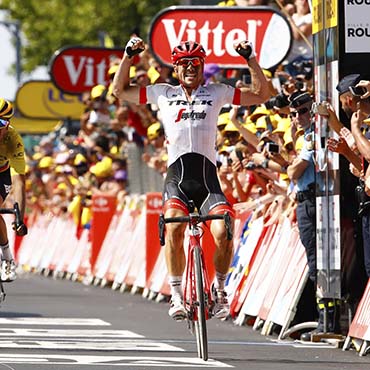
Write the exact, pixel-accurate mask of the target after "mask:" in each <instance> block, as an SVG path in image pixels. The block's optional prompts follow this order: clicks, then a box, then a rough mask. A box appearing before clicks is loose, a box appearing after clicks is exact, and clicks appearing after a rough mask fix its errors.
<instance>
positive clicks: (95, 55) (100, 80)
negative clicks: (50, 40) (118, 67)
mask: <svg viewBox="0 0 370 370" xmlns="http://www.w3.org/2000/svg"><path fill="white" fill-rule="evenodd" d="M122 55H123V49H108V48H98V47H97V48H93V47H85V46H70V47H65V48H62V49H59V50H57V51H56V52H55V53H54V56H53V57H52V59H51V61H50V66H49V73H50V77H51V79H52V80H53V82H54V84H55V86H57V87H58V88H59V89H60V90H61V91H63V92H65V93H69V94H81V93H83V92H86V91H90V90H91V88H92V87H94V86H95V85H105V86H108V84H109V81H108V70H109V66H110V62H111V61H112V60H114V59H117V58H119V59H121V58H122Z"/></svg>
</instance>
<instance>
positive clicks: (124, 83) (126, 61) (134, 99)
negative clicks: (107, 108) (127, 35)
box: [113, 38, 145, 104]
mask: <svg viewBox="0 0 370 370" xmlns="http://www.w3.org/2000/svg"><path fill="white" fill-rule="evenodd" d="M129 43H131V47H132V49H133V50H137V49H144V47H145V46H144V42H143V40H141V39H139V38H135V39H131V40H130V41H129ZM126 48H127V46H126ZM126 48H125V52H124V54H123V58H122V60H121V62H120V65H119V67H118V70H117V72H116V73H115V75H114V79H113V94H114V96H115V97H116V98H118V99H119V100H120V101H128V102H131V103H135V104H139V97H140V87H139V86H133V85H130V67H131V64H132V59H131V58H130V57H129V55H128V54H127V53H126Z"/></svg>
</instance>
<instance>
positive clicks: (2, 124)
mask: <svg viewBox="0 0 370 370" xmlns="http://www.w3.org/2000/svg"><path fill="white" fill-rule="evenodd" d="M8 125H9V121H8V120H6V119H2V118H0V129H2V128H4V127H6V126H8Z"/></svg>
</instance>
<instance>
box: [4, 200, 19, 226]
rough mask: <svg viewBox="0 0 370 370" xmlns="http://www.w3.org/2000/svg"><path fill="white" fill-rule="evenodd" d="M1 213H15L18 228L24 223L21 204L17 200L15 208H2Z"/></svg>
mask: <svg viewBox="0 0 370 370" xmlns="http://www.w3.org/2000/svg"><path fill="white" fill-rule="evenodd" d="M0 214H2V215H4V214H13V215H14V216H15V225H16V227H17V228H18V227H19V226H20V225H22V224H23V220H22V218H21V212H20V210H19V205H18V203H17V202H15V203H14V206H13V208H0Z"/></svg>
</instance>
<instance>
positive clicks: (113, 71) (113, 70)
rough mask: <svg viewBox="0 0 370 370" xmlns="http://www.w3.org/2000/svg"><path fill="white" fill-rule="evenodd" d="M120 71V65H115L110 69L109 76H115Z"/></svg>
mask: <svg viewBox="0 0 370 370" xmlns="http://www.w3.org/2000/svg"><path fill="white" fill-rule="evenodd" d="M117 70H118V64H113V65H112V67H110V68H109V69H108V76H111V75H114V74H115V73H116V72H117Z"/></svg>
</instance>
